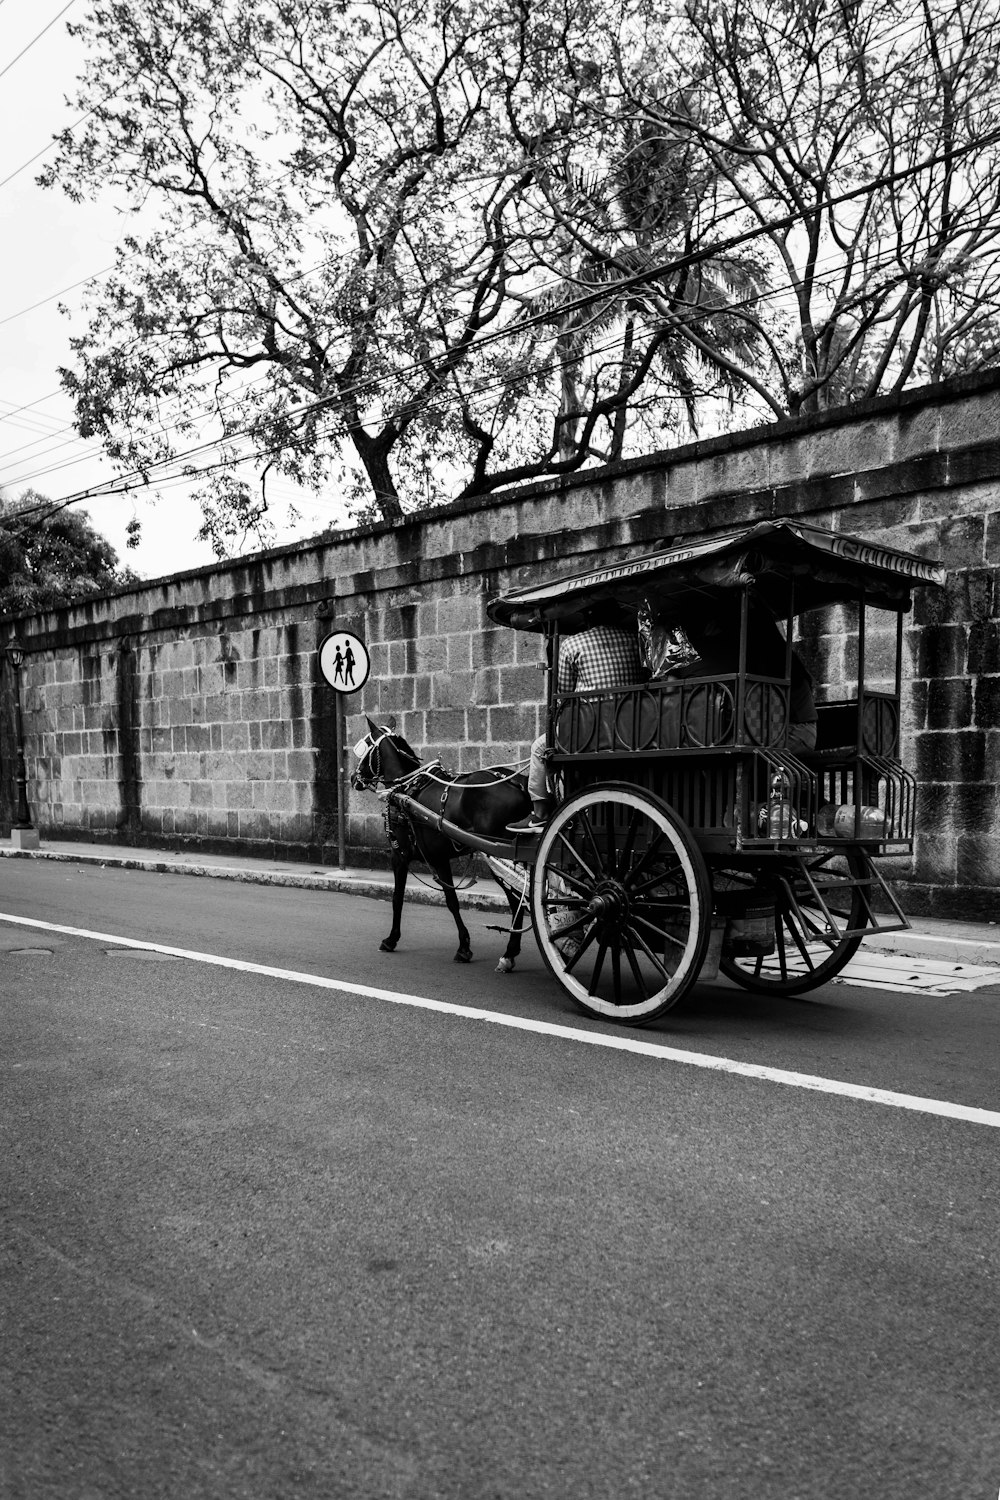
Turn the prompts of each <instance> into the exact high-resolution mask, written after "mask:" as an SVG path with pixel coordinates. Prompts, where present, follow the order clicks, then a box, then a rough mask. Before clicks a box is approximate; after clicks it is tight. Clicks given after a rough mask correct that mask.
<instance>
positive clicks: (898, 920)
mask: <svg viewBox="0 0 1000 1500" xmlns="http://www.w3.org/2000/svg"><path fill="white" fill-rule="evenodd" d="M858 852H859V853H860V855H861V857H862V859H863V860H864V863H865V866H866V873H865V874H864V875H856V876H852V877H850V878H848V879H846V880H843V879H841V880H838V881H837V882H836V884H830V885H826V884H824V882H823V879H822V876H820V877H819V879H817V878H816V877H815V876H814V875H813V873H812V871H811V870H809V868H808V867H807V865H806V862H805V860H804V859H803V857H802V856H801V855H799V856H798V858H797V863H798V866H799V874H800V875H801V877H802V879H803V880H804V882H805V884H806V885H807V886H808V888H809V890H810V892H811V894H812V896H813V898H814V899H815V901H816V904H817V906H818V907H819V910H820V911H821V912H822V913H823V917H824V919H825V921H826V923H827V924H828V935H829V937H830V938H833V939H837V940H839V939H840V938H844V937H854V936H856V935H858V934H859V933H864V934H868V933H878V932H906V931H908V930H909V927H910V923H909V922H908V921H907V919H906V917H905V916H904V915H903V909H902V907H901V906H900V904H899V902H898V901H897V900H896V898H895V896H894V895H893V894H892V891H891V890H890V889H889V887H888V886H887V885H886V883H885V881H884V880H883V879H882V876H881V875H880V874H879V872H878V870H877V869H876V867H875V864H874V863H873V861H872V859H871V857H870V855H869V854H868V853H867V851H866V850H864V849H861V850H859V851H858ZM781 883H782V886H783V887H784V891H785V895H786V897H787V899H788V901H789V903H790V905H791V907H792V909H793V911H794V912H795V915H796V917H797V918H798V920H799V921H800V922H801V923H803V925H804V927H805V929H806V930H808V929H809V927H811V926H812V925H813V924H812V923H811V922H807V920H806V917H805V915H804V914H803V912H802V909H801V907H800V906H799V903H798V902H797V901H796V899H795V892H794V891H793V889H792V885H791V882H790V881H786V880H782V882H781ZM851 889H854V890H857V891H858V892H859V893H860V895H861V901H862V905H863V907H864V913H863V920H862V923H861V925H860V926H859V927H849V926H841V925H839V924H838V922H837V919H836V917H835V916H834V915H833V913H832V912H831V911H830V908H829V907H828V906H827V904H826V901H825V899H824V896H823V892H824V891H837V892H838V894H840V893H842V892H843V891H845V890H851ZM876 897H881V898H882V899H883V900H884V901H885V902H886V904H887V905H888V907H889V912H890V915H889V917H888V920H887V919H886V917H885V916H884V915H880V914H879V913H878V912H877V911H876V910H875V907H874V904H873V901H874V898H876Z"/></svg>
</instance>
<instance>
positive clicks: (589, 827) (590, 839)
mask: <svg viewBox="0 0 1000 1500" xmlns="http://www.w3.org/2000/svg"><path fill="white" fill-rule="evenodd" d="M580 827H581V828H582V829H583V831H584V833H585V835H586V838H587V843H588V844H589V845H590V847H591V849H592V850H593V853H594V861H595V865H596V868H597V870H598V871H599V872H600V871H602V870H604V869H606V866H605V864H604V859H603V857H602V855H601V851H600V849H599V848H598V845H597V835H596V834H595V833H594V827H593V824H592V823H591V821H590V814H589V813H587V812H583V813H581V814H580Z"/></svg>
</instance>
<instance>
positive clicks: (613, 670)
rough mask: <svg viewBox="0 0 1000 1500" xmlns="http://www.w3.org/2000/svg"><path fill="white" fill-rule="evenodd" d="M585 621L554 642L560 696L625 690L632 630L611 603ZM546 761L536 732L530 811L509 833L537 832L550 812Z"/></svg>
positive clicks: (633, 673)
mask: <svg viewBox="0 0 1000 1500" xmlns="http://www.w3.org/2000/svg"><path fill="white" fill-rule="evenodd" d="M587 618H588V620H589V622H590V623H589V624H588V626H587V628H586V629H585V630H581V631H580V632H579V633H578V634H577V635H573V636H569V637H568V638H566V639H564V640H562V641H561V642H560V644H559V675H558V678H557V681H556V687H557V691H558V692H559V693H560V694H562V693H587V692H598V691H600V689H602V688H617V687H624V686H628V685H629V684H630V683H637V682H639V681H641V679H642V676H643V671H642V660H641V657H640V655H639V637H638V635H637V633H636V631H635V630H634V629H631V630H630V629H629V628H628V627H627V626H626V625H625V624H624V623H623V616H622V612H621V610H620V609H619V608H618V606H617V605H616V604H612V603H607V604H599V605H596V606H595V607H594V608H593V609H591V610H589V611H588V616H587ZM545 760H546V750H545V735H544V734H540V735H539V736H538V737H537V739H535V740H534V741H533V742H532V746H531V761H530V764H529V767H528V796H529V797H530V798H531V812H530V813H529V814H528V815H527V817H524V818H521V819H520V820H519V822H517V823H508V824H507V828H508V830H509V832H511V833H529V834H533V833H541V831H542V829H543V828H544V827H545V824H546V822H547V821H548V819H549V816H550V815H551V813H552V796H551V793H550V791H549V782H548V774H547V771H546V767H545Z"/></svg>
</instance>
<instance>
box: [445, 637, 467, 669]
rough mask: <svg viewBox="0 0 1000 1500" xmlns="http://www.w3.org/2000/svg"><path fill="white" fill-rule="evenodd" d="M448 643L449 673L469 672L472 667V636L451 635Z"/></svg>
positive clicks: (447, 638)
mask: <svg viewBox="0 0 1000 1500" xmlns="http://www.w3.org/2000/svg"><path fill="white" fill-rule="evenodd" d="M446 640H447V642H448V671H449V672H468V671H470V670H471V667H472V636H471V635H469V634H464V635H449V636H447V637H446Z"/></svg>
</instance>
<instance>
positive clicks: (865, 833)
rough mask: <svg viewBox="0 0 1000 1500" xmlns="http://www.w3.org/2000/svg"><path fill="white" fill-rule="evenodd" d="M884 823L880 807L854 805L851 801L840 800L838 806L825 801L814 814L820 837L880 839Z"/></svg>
mask: <svg viewBox="0 0 1000 1500" xmlns="http://www.w3.org/2000/svg"><path fill="white" fill-rule="evenodd" d="M885 825H886V816H885V813H884V812H883V811H882V809H881V808H880V807H868V806H865V807H855V805H854V803H853V802H842V803H841V804H840V806H839V807H837V806H836V805H835V804H834V803H833V802H826V803H824V805H823V806H822V807H821V808H820V810H819V812H818V813H817V814H816V832H817V833H818V834H819V835H820V837H822V838H838V839H854V838H858V839H881V838H884V837H885Z"/></svg>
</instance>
